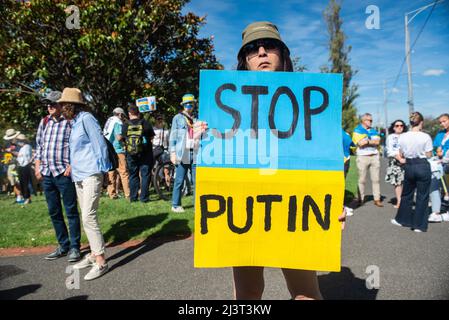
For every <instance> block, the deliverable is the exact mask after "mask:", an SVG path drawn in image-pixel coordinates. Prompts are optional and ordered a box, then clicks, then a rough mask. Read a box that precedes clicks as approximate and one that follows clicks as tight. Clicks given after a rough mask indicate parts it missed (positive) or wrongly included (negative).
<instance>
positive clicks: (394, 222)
mask: <svg viewBox="0 0 449 320" xmlns="http://www.w3.org/2000/svg"><path fill="white" fill-rule="evenodd" d="M390 221H391V223H392V224H394V225H395V226H399V227H402V224H400V223H399V222H397V221H396V219H391V220H390Z"/></svg>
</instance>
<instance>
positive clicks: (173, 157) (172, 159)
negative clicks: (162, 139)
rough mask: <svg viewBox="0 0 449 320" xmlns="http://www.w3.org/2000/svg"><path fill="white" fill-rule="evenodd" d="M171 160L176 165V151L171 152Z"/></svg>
mask: <svg viewBox="0 0 449 320" xmlns="http://www.w3.org/2000/svg"><path fill="white" fill-rule="evenodd" d="M170 161H171V163H173V164H174V165H176V153H175V152H172V153H170Z"/></svg>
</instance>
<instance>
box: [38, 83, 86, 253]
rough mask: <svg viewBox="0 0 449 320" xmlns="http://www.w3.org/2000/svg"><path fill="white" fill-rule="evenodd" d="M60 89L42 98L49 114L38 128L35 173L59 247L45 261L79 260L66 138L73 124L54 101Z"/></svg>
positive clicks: (73, 189) (74, 203)
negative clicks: (40, 185)
mask: <svg viewBox="0 0 449 320" xmlns="http://www.w3.org/2000/svg"><path fill="white" fill-rule="evenodd" d="M60 98H61V92H59V91H51V92H50V93H48V94H47V96H46V97H45V98H44V99H43V100H42V103H43V104H44V105H45V106H46V107H47V111H48V115H47V116H46V117H44V118H43V119H42V120H41V121H40V123H39V127H38V129H37V135H36V162H35V172H34V173H35V175H36V178H37V179H38V180H41V181H42V187H43V189H44V194H45V199H46V201H47V206H48V213H49V215H50V219H51V222H52V224H53V228H54V230H55V234H56V239H57V240H58V243H59V247H58V248H57V249H56V250H55V251H54V252H52V253H50V254H49V255H48V256H46V257H45V259H46V260H55V259H58V258H60V257H63V256H66V255H68V261H69V262H76V261H78V260H80V259H81V255H80V240H81V226H80V218H79V213H78V207H77V204H76V190H75V185H74V184H73V181H72V179H71V178H70V150H69V138H70V132H71V131H72V127H71V125H70V122H69V121H67V120H66V119H64V117H63V116H62V113H61V108H62V107H61V105H60V104H59V103H58V102H57V101H58V100H59V99H60ZM61 199H62V202H63V204H64V208H65V214H66V216H67V220H68V224H69V228H68V229H69V230H70V235H69V232H68V231H67V230H68V229H67V226H66V223H65V221H64V216H63V213H62V205H61Z"/></svg>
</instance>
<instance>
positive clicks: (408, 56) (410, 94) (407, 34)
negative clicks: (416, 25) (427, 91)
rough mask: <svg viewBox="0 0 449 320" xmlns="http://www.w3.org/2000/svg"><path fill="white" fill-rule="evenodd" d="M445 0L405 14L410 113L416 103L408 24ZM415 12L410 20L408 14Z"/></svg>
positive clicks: (439, 0) (437, 0) (438, 0)
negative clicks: (414, 100) (414, 101)
mask: <svg viewBox="0 0 449 320" xmlns="http://www.w3.org/2000/svg"><path fill="white" fill-rule="evenodd" d="M444 1H445V0H436V1H434V2H433V3H431V4H428V5H427V6H423V7H421V8H418V9H416V10H413V11H410V12H408V13H406V14H405V58H406V60H407V75H408V76H407V80H408V101H407V103H408V111H409V114H410V113H412V112H413V111H415V108H414V103H413V84H412V64H411V61H410V55H411V52H410V33H409V30H408V25H409V23H411V22H412V20H413V19H414V18H415V17H416V16H417V15H418V14H420V13H421V12H423V11H424V10H426V9H427V8H429V7H432V6H435V5H437V4H438V3H441V2H444ZM412 13H414V15H413V17H411V18H410V20H409V19H408V15H409V14H412Z"/></svg>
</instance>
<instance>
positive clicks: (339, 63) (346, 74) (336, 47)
mask: <svg viewBox="0 0 449 320" xmlns="http://www.w3.org/2000/svg"><path fill="white" fill-rule="evenodd" d="M340 9H341V6H340V4H339V3H337V2H336V1H335V0H331V1H330V2H329V5H328V7H327V8H326V10H325V11H324V19H325V21H326V23H327V30H328V32H329V62H330V64H331V65H330V66H323V67H321V72H331V73H341V74H343V102H342V104H343V128H344V129H345V130H348V131H352V130H353V129H354V127H355V126H356V124H357V109H356V106H355V99H357V97H358V96H359V95H358V93H357V85H355V84H351V80H352V77H353V76H354V75H355V74H356V73H357V71H354V70H352V67H351V65H350V64H349V53H350V52H351V49H352V48H351V46H346V45H345V40H346V36H345V34H344V33H343V30H342V25H343V20H342V19H341V18H340Z"/></svg>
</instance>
